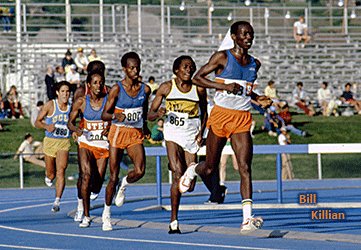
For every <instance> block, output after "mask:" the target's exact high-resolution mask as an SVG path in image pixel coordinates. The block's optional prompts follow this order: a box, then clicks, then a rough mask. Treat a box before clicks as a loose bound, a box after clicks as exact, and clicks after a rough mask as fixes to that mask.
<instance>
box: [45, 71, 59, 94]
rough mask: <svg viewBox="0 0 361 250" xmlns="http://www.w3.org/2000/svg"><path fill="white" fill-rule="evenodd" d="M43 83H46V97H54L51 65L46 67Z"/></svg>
mask: <svg viewBox="0 0 361 250" xmlns="http://www.w3.org/2000/svg"><path fill="white" fill-rule="evenodd" d="M45 84H46V94H47V95H48V99H49V100H52V99H55V98H56V94H55V79H54V74H53V68H52V67H48V68H47V69H46V76H45Z"/></svg>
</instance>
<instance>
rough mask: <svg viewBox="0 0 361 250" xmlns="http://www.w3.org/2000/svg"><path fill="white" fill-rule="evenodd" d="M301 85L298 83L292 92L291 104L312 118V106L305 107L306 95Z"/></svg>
mask: <svg viewBox="0 0 361 250" xmlns="http://www.w3.org/2000/svg"><path fill="white" fill-rule="evenodd" d="M302 87H303V83H302V82H298V83H297V87H296V88H295V89H294V90H293V91H292V97H293V104H294V105H296V106H298V107H300V108H301V109H303V110H304V111H305V113H306V115H308V116H314V115H315V114H316V112H315V111H314V110H313V105H312V104H310V105H309V106H308V107H307V104H306V93H305V91H303V89H302Z"/></svg>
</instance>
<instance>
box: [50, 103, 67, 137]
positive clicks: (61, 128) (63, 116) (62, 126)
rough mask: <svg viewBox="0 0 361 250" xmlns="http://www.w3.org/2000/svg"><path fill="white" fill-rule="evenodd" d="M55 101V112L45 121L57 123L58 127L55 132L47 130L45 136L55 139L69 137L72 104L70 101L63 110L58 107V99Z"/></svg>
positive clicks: (56, 126)
mask: <svg viewBox="0 0 361 250" xmlns="http://www.w3.org/2000/svg"><path fill="white" fill-rule="evenodd" d="M53 103H54V112H53V114H52V115H51V116H47V117H46V118H45V123H46V124H48V125H50V124H55V128H56V129H55V131H54V132H53V133H50V132H49V131H47V130H45V136H46V137H49V138H54V139H67V138H69V137H70V131H69V129H68V127H67V123H68V120H69V113H70V105H69V103H68V104H67V109H66V111H61V110H60V109H59V107H58V99H55V100H53Z"/></svg>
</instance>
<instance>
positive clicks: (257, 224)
mask: <svg viewBox="0 0 361 250" xmlns="http://www.w3.org/2000/svg"><path fill="white" fill-rule="evenodd" d="M262 226H263V219H262V217H256V218H253V216H252V217H249V218H247V219H246V221H245V222H243V223H242V227H241V234H248V233H251V232H253V231H256V230H257V229H260V228H261V227H262Z"/></svg>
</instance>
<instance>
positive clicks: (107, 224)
mask: <svg viewBox="0 0 361 250" xmlns="http://www.w3.org/2000/svg"><path fill="white" fill-rule="evenodd" d="M102 219H103V226H102V229H103V231H112V230H113V227H112V223H111V219H110V214H103V216H102Z"/></svg>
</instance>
